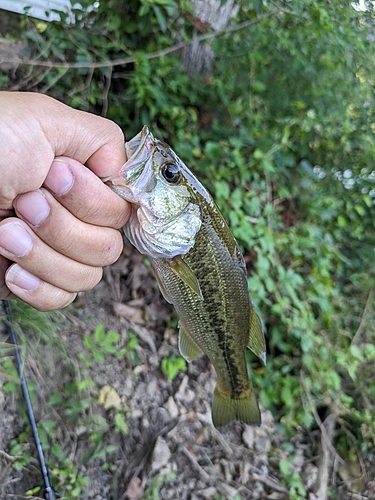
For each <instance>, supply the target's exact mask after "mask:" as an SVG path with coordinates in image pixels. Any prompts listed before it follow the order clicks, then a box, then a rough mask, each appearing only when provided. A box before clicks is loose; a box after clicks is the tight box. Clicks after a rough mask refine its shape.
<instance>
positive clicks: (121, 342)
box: [0, 246, 371, 500]
mask: <svg viewBox="0 0 375 500" xmlns="http://www.w3.org/2000/svg"><path fill="white" fill-rule="evenodd" d="M53 322H54V323H56V324H57V332H58V334H56V332H55V330H54V328H51V331H50V332H46V331H44V332H42V333H39V336H38V335H35V338H34V336H33V335H34V334H30V335H31V337H32V341H31V342H28V344H27V345H28V350H27V367H26V376H27V379H28V381H29V385H30V389H31V392H32V393H33V394H34V402H33V405H34V411H35V414H36V419H37V421H38V422H40V428H41V438H42V443H43V448H44V450H45V454H46V458H47V462H48V466H49V469H50V471H51V472H50V474H51V477H52V480H53V483H54V485H55V489H56V492H57V494H58V495H59V496H61V497H62V498H66V499H71V498H80V499H88V500H89V499H94V500H126V499H128V500H141V499H150V500H152V499H165V500H167V499H179V500H184V499H191V500H201V499H215V500H220V499H237V500H238V499H249V500H250V499H254V500H255V499H257V500H262V499H270V500H287V499H288V498H292V499H298V498H308V499H309V500H316V499H318V497H317V496H316V494H315V493H314V491H315V492H316V491H317V488H318V486H319V481H320V479H319V478H320V474H321V473H322V470H321V467H319V464H320V463H321V455H320V454H319V453H320V451H319V446H317V445H316V442H317V441H318V440H319V436H320V434H319V433H318V432H317V433H316V435H314V433H311V434H309V435H307V434H306V433H305V432H304V431H303V429H300V430H299V431H298V432H296V434H295V436H294V437H293V438H287V437H286V436H285V435H283V434H282V433H280V432H278V426H277V422H276V420H275V417H274V416H272V414H271V412H270V411H268V410H266V409H264V408H262V425H261V426H260V427H250V426H246V425H242V424H240V423H233V424H231V425H229V426H227V427H226V428H224V429H222V431H221V432H219V431H217V430H216V429H215V428H214V427H213V426H212V422H211V410H210V404H211V398H212V393H213V390H214V386H215V374H214V371H213V369H212V366H211V365H210V363H209V362H208V360H207V358H206V357H204V356H203V357H200V358H198V359H197V360H195V361H194V362H193V363H190V364H189V366H188V367H187V371H186V372H184V371H180V372H179V373H178V374H177V376H176V377H175V378H174V379H173V380H169V379H168V377H167V376H166V375H165V373H163V371H162V370H161V363H162V360H163V359H165V358H167V359H169V360H170V363H171V365H170V366H171V367H172V368H170V369H173V368H174V366H175V363H176V360H178V359H179V358H178V357H177V356H178V350H177V333H176V323H177V319H176V316H175V314H174V312H173V309H172V308H171V306H170V305H169V304H167V303H166V302H165V301H164V299H163V298H162V296H161V294H160V292H159V290H158V288H157V285H156V281H155V279H154V277H153V273H152V270H151V268H150V266H149V265H148V263H147V259H146V260H145V259H144V258H143V257H142V256H140V255H139V254H138V253H137V252H136V251H135V250H134V249H132V248H131V247H129V246H125V248H124V252H123V255H122V256H121V258H120V260H119V261H118V262H117V263H116V264H114V265H113V266H110V267H109V268H107V269H106V270H105V273H104V277H103V280H102V281H101V283H100V284H99V285H98V286H97V287H96V288H95V289H94V290H91V291H89V292H86V293H83V294H80V295H79V297H78V298H77V300H76V302H75V303H74V304H73V305H72V306H71V307H69V308H67V309H66V310H64V311H62V312H61V314H59V315H58V317H54V318H53ZM98 325H104V328H103V327H100V326H99V328H98ZM44 328H45V327H44ZM95 331H96V334H95ZM111 331H114V332H117V334H118V335H117V336H116V335H115V336H113V335H112V334H108V332H111ZM6 339H7V337H6V329H5V324H4V322H3V323H0V341H3V342H5V341H6ZM90 339H91V340H90ZM28 340H30V339H28ZM60 341H62V342H60ZM3 346H4V349H3V351H0V353H2V356H1V358H0V361H2V363H3V364H2V365H0V368H1V367H2V369H0V387H1V386H2V387H3V390H2V391H0V498H1V499H4V500H5V499H7V498H16V499H21V498H32V496H26V497H25V494H26V492H27V491H29V495H30V491H31V490H32V488H35V487H36V486H38V485H40V486H41V485H42V479H41V474H40V470H39V467H38V462H37V458H36V457H37V455H36V450H35V447H34V444H33V441H32V438H31V436H30V432H29V431H28V430H27V422H26V419H25V410H24V405H23V401H22V398H21V395H20V391H19V388H18V387H17V386H12V385H9V383H10V382H11V383H13V380H16V379H12V373H11V369H10V368H9V366H8V365H7V362H6V360H8V362H9V360H11V359H12V354H11V351H10V350H9V349H7V348H6V344H3ZM0 347H1V344H0ZM22 352H23V353H24V351H22ZM7 384H8V385H7ZM51 422H52V423H51ZM25 429H26V432H24V431H25ZM46 429H47V430H46ZM22 460H23V461H22ZM289 463H291V465H290V466H289V465H288V464H289ZM78 472H79V473H80V474H78ZM370 486H371V484H370ZM339 487H340V485H339ZM338 491H339V490H338ZM352 491H353V490H352ZM34 495H35V498H42V497H43V496H42V490H40V491H39V492H38V491H36V490H34ZM38 495H40V497H38ZM321 498H324V496H323V497H322V496H321V497H319V500H321ZM337 498H340V499H344V498H349V497H347V496H346V495H345V494H344V491H343V490H342V492H341V493H340V497H337ZM358 498H365V497H358ZM368 498H371V496H369V497H368Z"/></svg>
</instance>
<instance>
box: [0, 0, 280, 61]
mask: <svg viewBox="0 0 375 500" xmlns="http://www.w3.org/2000/svg"><path fill="white" fill-rule="evenodd" d="M280 12H282V11H281V9H275V10H273V11H271V12H269V13H268V14H264V15H262V16H259V17H257V18H256V19H251V20H250V21H245V22H243V23H241V24H237V25H235V26H232V27H230V28H227V29H225V30H223V31H218V32H215V33H205V34H204V35H199V36H197V37H194V38H193V39H190V40H188V41H186V42H179V43H176V44H175V45H172V47H168V48H166V49H162V50H158V51H156V52H151V53H150V54H148V55H146V57H145V58H146V59H148V60H150V59H156V58H158V57H163V56H166V55H168V54H171V53H173V52H177V51H178V50H181V49H183V48H185V47H188V46H189V45H191V44H193V43H196V42H203V41H206V40H211V39H213V38H216V37H218V36H221V35H225V34H226V33H233V32H235V31H239V30H241V29H243V28H247V27H249V26H252V25H254V24H257V23H259V22H261V21H263V20H264V19H266V18H268V17H271V16H274V15H275V14H278V13H280ZM136 61H137V58H136V57H123V58H120V59H114V60H112V61H111V60H107V61H101V62H75V63H69V62H66V61H64V62H61V63H55V62H52V61H38V60H36V59H22V58H20V57H18V58H13V59H0V64H2V63H18V64H26V65H30V66H44V67H47V68H67V69H78V68H108V67H114V66H125V65H127V64H133V63H135V62H136Z"/></svg>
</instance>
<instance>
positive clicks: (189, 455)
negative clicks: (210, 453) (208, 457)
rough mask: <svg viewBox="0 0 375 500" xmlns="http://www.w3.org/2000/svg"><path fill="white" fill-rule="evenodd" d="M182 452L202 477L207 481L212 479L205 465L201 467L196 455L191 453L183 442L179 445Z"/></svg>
mask: <svg viewBox="0 0 375 500" xmlns="http://www.w3.org/2000/svg"><path fill="white" fill-rule="evenodd" d="M179 448H180V450H181V452H182V453H183V454H184V455H185V456H186V457H187V458H188V459H189V460H190V462H191V464H192V466H193V467H194V469H195V470H196V471H197V472H199V474H200V475H201V476H202V479H204V480H205V481H210V480H211V479H210V476H209V475H208V474H207V472H206V471H205V470H204V469H203V467H201V466H200V465H199V463H198V460H197V459H196V458H195V456H194V455H193V454H192V453H190V451H189V450H188V449H187V448H186V446H184V445H183V444H181V445H180V446H179Z"/></svg>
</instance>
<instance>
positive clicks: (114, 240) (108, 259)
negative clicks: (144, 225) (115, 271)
mask: <svg viewBox="0 0 375 500" xmlns="http://www.w3.org/2000/svg"><path fill="white" fill-rule="evenodd" d="M122 248H123V240H122V236H121V234H120V232H119V231H115V230H113V233H112V235H111V238H108V242H107V243H106V244H105V245H104V247H103V250H102V254H101V262H102V265H103V266H108V265H110V264H113V263H114V262H116V260H117V259H118V258H119V257H120V255H121V252H122Z"/></svg>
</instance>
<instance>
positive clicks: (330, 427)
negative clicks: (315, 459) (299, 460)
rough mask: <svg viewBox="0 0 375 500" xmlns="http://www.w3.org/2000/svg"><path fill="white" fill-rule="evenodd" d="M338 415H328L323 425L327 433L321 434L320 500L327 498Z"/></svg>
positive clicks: (318, 493)
mask: <svg viewBox="0 0 375 500" xmlns="http://www.w3.org/2000/svg"><path fill="white" fill-rule="evenodd" d="M335 424H336V417H335V416H334V414H333V413H331V414H330V415H328V417H327V418H326V419H325V421H324V424H323V427H324V429H325V433H324V434H323V433H322V435H321V446H322V454H323V457H322V460H321V461H320V464H319V470H318V479H317V481H316V484H317V488H316V490H315V493H316V496H317V497H318V500H326V499H327V494H328V479H329V469H330V467H331V462H332V459H331V455H332V451H331V450H332V449H333V447H332V438H333V431H334V429H335Z"/></svg>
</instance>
